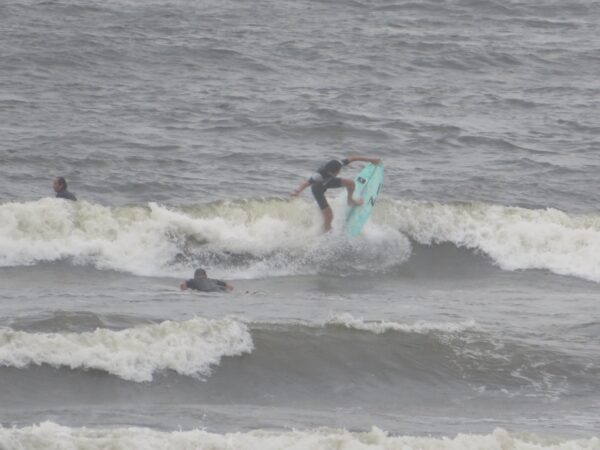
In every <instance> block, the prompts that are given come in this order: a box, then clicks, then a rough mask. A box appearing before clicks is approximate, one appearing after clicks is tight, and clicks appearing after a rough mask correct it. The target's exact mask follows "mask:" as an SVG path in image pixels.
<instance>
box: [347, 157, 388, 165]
mask: <svg viewBox="0 0 600 450" xmlns="http://www.w3.org/2000/svg"><path fill="white" fill-rule="evenodd" d="M347 159H348V162H354V161H363V162H370V163H373V164H379V163H380V162H381V159H380V158H370V157H368V156H349V157H348V158H347Z"/></svg>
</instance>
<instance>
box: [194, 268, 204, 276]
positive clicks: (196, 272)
mask: <svg viewBox="0 0 600 450" xmlns="http://www.w3.org/2000/svg"><path fill="white" fill-rule="evenodd" d="M206 277H207V275H206V270H204V269H196V271H195V272H194V278H206Z"/></svg>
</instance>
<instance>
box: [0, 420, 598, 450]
mask: <svg viewBox="0 0 600 450" xmlns="http://www.w3.org/2000/svg"><path fill="white" fill-rule="evenodd" d="M0 447H1V448H3V449H5V450H17V449H19V450H20V449H23V448H27V449H31V450H38V449H39V450H42V449H43V450H45V449H47V448H53V449H57V450H62V449H65V450H67V449H73V448H85V449H86V450H96V449H106V448H111V449H115V450H120V449H123V450H125V449H127V450H129V449H131V448H143V449H145V450H154V449H156V450H171V449H172V450H180V449H182V448H185V449H189V450H196V449H197V450H207V449H212V450H219V449H223V450H228V449H232V448H235V449H238V450H259V449H260V450H279V449H282V450H283V449H296V450H304V449H306V450H330V449H333V448H336V449H348V450H388V449H389V450H411V449H415V450H416V449H419V450H446V449H448V450H464V449H482V450H483V449H485V450H495V449H498V450H500V449H514V450H565V449H570V450H580V449H581V450H583V449H586V450H598V449H600V440H599V439H598V438H597V437H592V438H589V439H577V440H562V439H556V438H545V437H540V436H537V435H534V434H526V435H525V434H523V435H522V434H513V433H509V432H508V431H506V430H504V429H501V428H497V429H495V430H494V431H493V432H492V433H490V434H487V435H477V434H458V435H457V436H455V437H454V438H447V437H443V438H433V437H411V436H390V435H389V434H388V433H386V432H384V431H382V430H380V429H378V428H376V427H373V428H372V429H371V430H370V431H367V432H349V431H346V430H342V429H330V428H318V429H314V430H306V431H267V430H254V431H250V432H245V433H241V432H240V433H227V434H216V433H210V432H207V431H203V430H190V431H173V432H163V431H156V430H152V429H148V428H114V429H91V428H69V427H65V426H60V425H57V424H55V423H53V422H43V423H41V424H39V425H33V426H29V427H24V428H3V427H2V426H0Z"/></svg>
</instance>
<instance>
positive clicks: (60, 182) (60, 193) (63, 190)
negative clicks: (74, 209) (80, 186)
mask: <svg viewBox="0 0 600 450" xmlns="http://www.w3.org/2000/svg"><path fill="white" fill-rule="evenodd" d="M52 187H53V188H54V192H56V198H64V199H67V200H73V201H77V198H76V197H75V196H74V195H73V194H72V193H71V192H69V191H67V180H65V179H64V178H63V177H56V178H55V179H54V181H52Z"/></svg>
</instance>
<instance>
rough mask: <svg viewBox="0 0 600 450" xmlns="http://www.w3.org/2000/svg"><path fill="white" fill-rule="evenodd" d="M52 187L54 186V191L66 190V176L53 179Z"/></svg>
mask: <svg viewBox="0 0 600 450" xmlns="http://www.w3.org/2000/svg"><path fill="white" fill-rule="evenodd" d="M52 187H53V188H54V192H60V191H65V190H66V189H67V180H65V179H64V177H56V178H55V179H54V180H53V181H52Z"/></svg>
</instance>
